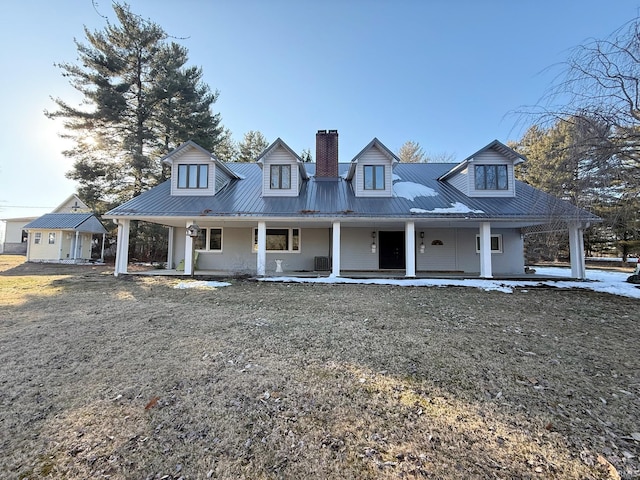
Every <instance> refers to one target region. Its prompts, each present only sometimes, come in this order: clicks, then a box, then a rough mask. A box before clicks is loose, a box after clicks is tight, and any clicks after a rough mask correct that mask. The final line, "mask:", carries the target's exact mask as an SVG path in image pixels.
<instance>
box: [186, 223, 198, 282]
mask: <svg viewBox="0 0 640 480" xmlns="http://www.w3.org/2000/svg"><path fill="white" fill-rule="evenodd" d="M200 230H201V229H200V227H199V226H198V225H196V224H195V223H193V224H191V225H189V226H188V227H187V236H188V237H191V238H192V242H191V260H192V261H193V259H194V258H195V251H196V242H195V241H193V240H195V239H196V238H197V237H198V235H200ZM195 270H196V262H193V265H192V266H191V278H193V276H194V274H195Z"/></svg>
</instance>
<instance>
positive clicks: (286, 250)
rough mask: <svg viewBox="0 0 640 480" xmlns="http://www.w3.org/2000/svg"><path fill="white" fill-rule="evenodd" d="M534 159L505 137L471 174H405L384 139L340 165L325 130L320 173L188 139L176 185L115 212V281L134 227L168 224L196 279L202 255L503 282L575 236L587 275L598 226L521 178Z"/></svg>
mask: <svg viewBox="0 0 640 480" xmlns="http://www.w3.org/2000/svg"><path fill="white" fill-rule="evenodd" d="M523 161H525V158H524V157H523V156H522V155H520V154H518V153H517V152H515V151H514V150H512V149H510V148H508V147H507V146H505V145H504V144H502V143H500V142H499V141H497V140H496V141H493V142H491V143H489V144H488V145H487V146H485V147H483V148H482V149H480V150H478V151H477V152H475V153H474V154H473V155H471V156H469V157H467V158H466V159H464V160H463V161H462V162H460V163H456V164H442V163H434V164H430V163H422V164H403V163H402V162H400V160H399V159H398V158H397V157H396V155H394V154H393V153H392V152H391V151H390V150H389V149H388V148H387V147H385V146H384V145H383V144H382V143H381V142H380V141H379V140H378V139H377V138H374V139H373V140H372V141H371V142H370V143H369V144H368V145H366V146H365V147H364V148H363V149H362V150H361V151H360V152H359V153H357V154H356V155H355V156H354V157H353V158H352V159H351V160H350V161H349V162H346V163H340V162H339V160H338V132H337V131H335V130H328V131H327V130H320V131H318V132H317V134H316V163H315V164H313V163H303V162H302V160H301V159H300V157H299V156H298V155H297V154H296V153H295V152H294V151H292V150H291V149H290V148H289V147H288V146H287V145H286V143H285V142H284V141H282V140H281V139H277V140H276V141H275V142H273V144H271V145H270V146H269V147H268V148H267V149H266V150H265V151H264V152H263V153H262V154H261V155H260V156H259V157H258V158H257V159H256V161H255V162H252V163H228V164H227V163H223V162H222V161H220V160H219V159H217V158H216V157H215V155H213V154H211V153H210V152H208V151H206V150H204V149H203V148H201V147H200V146H198V145H197V144H195V143H193V142H186V143H185V144H183V145H181V146H180V147H178V148H176V149H175V150H174V151H173V152H171V153H170V154H169V155H167V156H166V157H165V158H164V159H163V162H164V163H166V164H168V165H169V166H170V167H171V179H170V180H168V181H166V182H165V183H162V184H160V185H158V186H157V187H155V188H152V189H150V190H149V191H147V192H145V193H143V194H142V195H140V196H138V197H136V198H134V199H132V200H130V201H129V202H126V203H125V204H123V205H120V206H118V207H116V208H114V209H112V210H111V211H109V212H107V214H105V215H104V218H110V219H113V220H114V221H116V223H117V224H118V249H117V256H116V269H115V274H116V275H119V274H124V273H127V263H128V258H127V255H128V254H127V252H128V244H129V228H130V222H131V221H132V220H144V221H147V222H152V223H157V224H160V225H165V226H167V227H168V232H169V253H168V258H167V265H168V268H173V267H174V266H176V265H177V264H179V263H181V262H184V266H185V274H191V273H192V268H193V267H192V266H193V264H194V262H193V260H194V253H193V252H197V263H196V266H195V268H196V270H197V271H217V272H228V273H239V272H242V273H251V274H254V275H258V276H264V275H271V274H274V273H280V272H324V271H328V272H330V273H331V274H333V275H336V276H338V275H348V274H349V272H350V271H358V272H362V271H364V272H371V274H375V273H376V272H391V273H394V274H397V275H403V276H406V277H414V276H416V275H429V274H435V273H437V272H459V273H461V274H464V275H468V276H480V277H484V278H490V277H493V276H500V275H513V274H522V273H523V272H524V255H523V238H524V236H525V235H526V234H527V233H529V232H531V231H543V230H547V229H552V228H553V229H558V228H563V229H565V230H566V231H567V232H568V234H569V239H570V247H571V266H572V276H573V277H576V278H584V276H585V267H584V247H583V240H582V232H583V229H584V228H586V227H587V226H588V225H589V224H591V223H593V222H599V221H600V219H599V217H597V216H595V215H593V214H591V213H589V212H587V211H585V210H581V209H579V208H577V207H575V206H573V205H571V204H569V203H567V202H565V201H562V200H559V199H557V198H555V197H552V196H550V195H548V194H546V193H544V192H542V191H540V190H537V189H535V188H533V187H531V186H529V185H527V184H525V183H522V182H519V181H517V180H516V179H515V176H514V166H515V165H517V164H518V163H520V162H523ZM191 226H197V227H198V228H196V229H195V233H194V235H195V234H197V236H190V235H189V234H188V233H187V232H188V227H191ZM192 230H194V229H192Z"/></svg>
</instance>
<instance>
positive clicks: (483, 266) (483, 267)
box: [480, 222, 493, 278]
mask: <svg viewBox="0 0 640 480" xmlns="http://www.w3.org/2000/svg"><path fill="white" fill-rule="evenodd" d="M480 276H481V277H482V278H493V272H492V271H491V224H490V223H489V222H482V223H481V224H480Z"/></svg>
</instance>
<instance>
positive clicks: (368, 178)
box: [362, 165, 385, 190]
mask: <svg viewBox="0 0 640 480" xmlns="http://www.w3.org/2000/svg"><path fill="white" fill-rule="evenodd" d="M362 169H363V174H364V189H365V190H384V189H385V185H384V165H363V167H362Z"/></svg>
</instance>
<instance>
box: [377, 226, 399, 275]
mask: <svg viewBox="0 0 640 480" xmlns="http://www.w3.org/2000/svg"><path fill="white" fill-rule="evenodd" d="M378 242H379V243H380V247H379V248H380V257H379V260H380V269H393V270H404V269H405V267H406V262H405V252H404V232H378Z"/></svg>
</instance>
